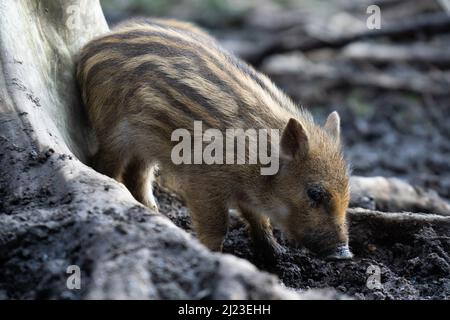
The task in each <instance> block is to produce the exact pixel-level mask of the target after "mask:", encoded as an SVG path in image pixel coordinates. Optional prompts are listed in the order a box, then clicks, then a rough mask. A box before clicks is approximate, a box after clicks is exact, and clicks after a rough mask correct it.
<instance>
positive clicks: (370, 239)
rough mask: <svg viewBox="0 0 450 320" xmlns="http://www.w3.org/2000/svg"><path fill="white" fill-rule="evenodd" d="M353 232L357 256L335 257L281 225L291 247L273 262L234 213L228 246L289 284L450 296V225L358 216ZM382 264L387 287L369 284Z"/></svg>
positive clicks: (169, 209) (175, 211) (173, 204)
mask: <svg viewBox="0 0 450 320" xmlns="http://www.w3.org/2000/svg"><path fill="white" fill-rule="evenodd" d="M157 195H158V199H159V202H160V211H161V212H162V213H163V214H165V215H166V216H168V217H169V218H170V219H171V220H172V221H173V222H174V223H175V224H176V225H177V226H179V227H181V228H183V229H185V230H187V231H188V232H190V233H194V232H193V231H192V229H191V222H190V217H189V214H188V211H187V209H186V208H185V207H184V206H183V204H182V202H180V201H179V200H178V199H176V198H175V197H174V196H173V195H170V194H167V193H165V192H162V191H158V192H157ZM436 229H439V230H436ZM350 234H351V236H350V237H351V240H350V246H351V248H352V251H353V253H354V254H355V258H354V259H353V260H351V261H344V262H334V261H324V260H322V259H320V258H318V257H316V256H315V255H313V254H312V253H310V252H308V251H307V250H306V249H303V248H299V247H297V246H296V245H295V244H293V243H290V242H289V241H287V240H286V239H285V238H284V237H283V235H282V234H281V233H280V232H279V231H278V230H275V235H276V237H277V239H278V241H279V242H280V243H281V244H282V245H283V247H284V248H285V252H283V253H282V254H281V255H280V256H279V257H278V259H277V263H276V265H267V264H266V263H265V262H264V261H262V260H261V258H259V257H258V256H257V255H256V254H255V251H254V250H253V248H252V243H251V242H250V239H249V237H248V235H247V232H246V227H245V224H244V223H243V222H242V221H241V220H240V219H239V218H238V217H237V216H235V215H232V216H231V221H230V227H229V231H228V234H227V237H226V239H225V243H224V252H226V253H231V254H233V255H236V256H238V257H241V258H244V259H247V260H249V261H251V262H252V263H253V264H255V265H256V266H257V267H258V268H260V269H262V270H266V271H268V272H271V273H274V274H276V275H278V277H279V278H280V280H281V282H282V283H283V284H284V285H286V286H287V287H290V288H293V289H300V290H302V289H308V288H329V287H332V288H335V289H336V290H337V291H339V292H342V293H345V294H347V295H349V296H351V297H354V298H357V299H448V298H450V257H449V252H450V237H449V236H448V235H449V230H448V228H442V229H441V228H433V227H431V226H414V225H413V226H412V227H408V229H404V230H397V228H395V227H393V228H391V229H389V228H388V227H386V226H385V225H383V224H377V223H371V224H370V225H368V224H367V223H364V221H361V220H360V219H355V220H354V221H351V223H350ZM378 270H379V274H380V283H381V287H380V288H374V286H370V284H369V286H368V285H367V283H368V280H370V279H373V278H370V279H369V277H370V276H371V275H372V276H374V274H373V272H375V273H377V271H378ZM375 277H376V275H375ZM370 287H371V288H372V289H370Z"/></svg>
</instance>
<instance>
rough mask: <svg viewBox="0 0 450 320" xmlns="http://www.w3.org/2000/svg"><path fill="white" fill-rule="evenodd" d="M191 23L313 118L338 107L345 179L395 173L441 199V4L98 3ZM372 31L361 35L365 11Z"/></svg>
mask: <svg viewBox="0 0 450 320" xmlns="http://www.w3.org/2000/svg"><path fill="white" fill-rule="evenodd" d="M101 2H102V6H103V9H104V12H105V15H106V18H107V20H108V22H109V23H110V25H114V24H116V23H118V22H120V21H121V20H124V19H127V18H130V17H136V16H157V17H171V18H178V19H182V20H188V21H192V22H195V23H197V24H198V25H199V26H201V27H203V28H205V29H207V30H208V31H210V32H211V33H212V34H213V35H215V36H216V37H217V38H218V39H219V40H220V41H221V43H222V44H223V45H224V46H225V47H226V48H228V49H229V50H230V51H232V52H234V53H235V54H236V55H238V56H240V57H242V58H243V59H244V60H246V61H247V62H249V63H250V64H252V65H253V66H254V67H255V68H257V69H258V70H260V71H262V72H264V73H265V74H267V75H268V76H269V77H270V78H271V79H272V80H273V81H274V82H275V83H276V84H277V85H278V86H279V87H281V88H282V89H283V90H284V91H285V92H286V93H287V94H288V95H289V96H291V97H292V98H293V99H294V100H295V101H296V102H297V103H298V104H299V105H302V106H304V107H306V108H308V109H309V110H311V112H312V113H313V114H314V115H315V116H316V117H317V119H319V121H324V118H325V117H326V115H327V114H328V113H329V112H330V111H332V110H337V111H339V113H340V115H341V118H342V126H343V128H342V132H343V136H344V141H345V144H346V155H347V158H348V159H349V160H350V162H351V164H352V167H353V174H354V175H363V176H377V175H382V176H387V177H391V176H396V177H400V178H402V179H404V180H406V181H408V182H410V183H412V184H414V185H417V186H421V187H425V188H429V189H432V190H435V191H436V192H437V193H439V194H440V195H441V196H443V197H445V198H447V199H449V198H450V45H449V44H450V1H448V0H427V1H417V0H378V1H376V0H371V1H370V0H369V1H366V0H328V1H326V0H322V1H320V0H314V1H313V0H246V1H244V0H184V1H176V0H102V1H101ZM373 4H375V5H378V6H379V7H380V9H381V29H373V30H371V29H369V28H368V27H367V24H366V22H367V19H368V18H369V17H370V15H371V13H367V8H368V6H369V5H373Z"/></svg>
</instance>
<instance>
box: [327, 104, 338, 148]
mask: <svg viewBox="0 0 450 320" xmlns="http://www.w3.org/2000/svg"><path fill="white" fill-rule="evenodd" d="M325 130H326V131H327V132H328V134H329V135H330V136H332V137H333V138H334V139H336V140H337V141H339V140H340V135H341V118H340V117H339V114H338V113H337V112H336V111H333V112H332V113H330V115H329V116H328V118H327V122H326V123H325Z"/></svg>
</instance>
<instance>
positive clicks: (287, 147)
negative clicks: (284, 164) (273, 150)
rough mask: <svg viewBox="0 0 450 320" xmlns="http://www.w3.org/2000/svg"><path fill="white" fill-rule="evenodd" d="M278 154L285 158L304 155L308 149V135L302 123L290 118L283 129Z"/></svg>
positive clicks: (290, 158) (289, 158)
mask: <svg viewBox="0 0 450 320" xmlns="http://www.w3.org/2000/svg"><path fill="white" fill-rule="evenodd" d="M280 150H281V152H280V156H281V158H283V159H286V160H292V159H294V158H295V157H305V156H306V155H307V154H308V151H309V142H308V135H307V133H306V131H305V129H304V128H303V126H302V124H301V123H300V122H298V121H297V120H295V119H293V118H291V119H289V122H288V124H287V125H286V127H285V128H284V130H283V134H282V136H281V141H280Z"/></svg>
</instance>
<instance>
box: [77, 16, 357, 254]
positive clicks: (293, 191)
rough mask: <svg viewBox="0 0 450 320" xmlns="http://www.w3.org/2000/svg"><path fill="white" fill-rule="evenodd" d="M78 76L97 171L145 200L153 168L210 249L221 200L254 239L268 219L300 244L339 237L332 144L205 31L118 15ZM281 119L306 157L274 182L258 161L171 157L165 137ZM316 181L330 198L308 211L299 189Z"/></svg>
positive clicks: (261, 236)
mask: <svg viewBox="0 0 450 320" xmlns="http://www.w3.org/2000/svg"><path fill="white" fill-rule="evenodd" d="M77 78H78V81H79V85H80V88H81V92H82V97H83V100H84V103H85V105H86V109H87V113H88V116H89V119H90V121H91V123H92V125H93V127H94V128H95V131H96V134H97V138H98V141H99V150H98V152H97V154H96V156H95V163H94V165H95V166H96V168H97V170H99V171H101V172H103V173H105V174H107V175H109V176H111V177H113V178H115V179H117V180H119V181H123V182H124V183H125V185H126V186H127V187H128V188H129V189H130V191H131V192H132V194H133V195H134V196H135V197H136V199H137V200H139V201H141V202H142V203H144V204H146V205H149V206H151V207H155V206H156V204H155V202H154V200H153V199H152V197H151V196H150V198H149V197H148V195H147V194H150V195H151V190H150V189H148V185H149V183H148V181H151V180H152V175H151V172H152V170H150V169H151V168H152V167H153V166H154V165H155V164H158V166H159V167H160V168H161V170H162V173H163V177H164V179H165V180H166V181H171V185H172V187H173V188H174V189H176V190H177V191H178V192H179V193H180V194H181V196H183V197H184V198H185V199H186V201H187V205H188V206H189V208H190V210H191V213H192V218H193V222H194V226H195V228H196V231H197V233H198V236H199V238H200V240H201V241H202V242H203V243H204V244H206V245H207V246H208V247H209V248H211V249H214V250H219V249H220V247H221V243H222V240H223V236H224V234H225V232H226V228H227V217H228V209H229V208H230V207H236V208H238V209H240V211H241V213H242V215H243V216H244V218H245V219H246V220H247V221H248V222H249V224H250V228H251V232H252V235H253V239H254V240H255V241H257V244H258V245H260V246H265V247H267V246H269V247H273V246H274V243H273V237H272V235H271V231H270V224H269V223H268V218H270V219H271V220H272V221H274V222H275V223H278V224H279V225H280V227H281V228H282V229H284V230H285V231H286V232H287V233H289V234H291V235H292V236H293V237H295V238H296V239H298V240H302V239H306V238H307V239H310V238H312V239H316V238H317V241H316V243H321V245H323V246H324V247H327V248H328V247H331V246H334V245H336V244H337V243H343V242H347V231H346V227H345V211H346V208H347V205H348V197H349V190H348V174H347V166H346V163H345V161H344V160H343V157H342V154H341V146H340V143H339V139H337V138H336V137H334V136H333V135H332V134H330V133H328V132H327V131H326V130H324V128H322V127H320V126H319V125H317V124H316V123H315V122H314V120H313V119H312V117H311V115H310V114H309V113H308V112H307V111H305V110H302V109H300V108H298V107H297V106H295V105H294V103H293V102H292V101H291V100H290V99H289V98H288V97H287V96H286V95H284V94H283V93H282V92H281V91H280V90H279V89H278V88H277V87H276V86H275V85H274V84H273V83H272V82H271V81H270V80H269V79H268V78H267V77H266V76H264V75H262V74H261V73H259V72H257V71H255V70H254V69H253V68H252V67H251V66H249V65H247V64H246V63H244V62H243V61H241V60H239V59H238V58H236V57H235V56H233V55H232V54H230V53H228V52H227V51H226V50H224V49H223V48H221V46H220V45H219V44H218V42H217V41H216V40H215V39H213V38H212V37H211V36H209V35H208V34H207V33H205V32H204V31H202V30H200V29H199V28H197V27H195V26H193V25H191V24H189V23H185V22H179V21H176V20H161V19H153V20H150V19H144V20H137V21H131V22H126V23H124V24H121V25H119V26H118V27H117V28H115V29H114V30H113V31H112V32H111V33H109V34H107V35H104V36H102V37H100V38H97V39H95V40H93V41H91V42H90V43H88V44H87V45H86V46H85V47H84V48H83V49H82V51H81V53H80V57H79V62H78V68H77ZM291 118H293V119H296V122H297V123H298V124H299V127H300V128H302V129H303V130H304V133H305V136H306V138H307V142H308V148H307V150H308V152H307V156H306V157H301V158H300V157H294V159H293V160H290V161H287V160H286V161H285V162H284V163H282V168H281V171H280V172H279V174H277V175H275V176H273V177H265V176H261V175H260V171H259V168H258V166H249V165H209V166H207V165H179V166H175V165H173V164H172V162H171V160H170V152H171V150H172V148H173V146H174V144H175V142H172V141H171V139H170V137H171V134H172V132H173V131H174V130H175V129H179V128H185V129H187V130H190V131H192V130H193V123H194V120H201V121H202V122H203V127H204V129H207V128H216V129H219V130H222V131H224V130H225V129H227V128H243V129H247V128H255V129H258V128H267V129H280V130H285V132H287V131H286V127H287V123H288V121H289V119H291ZM288 138H289V137H288ZM288 145H289V144H288ZM293 145H294V146H295V145H296V142H295V141H294V142H293ZM314 183H320V184H321V185H323V186H324V187H325V188H326V189H327V190H328V191H329V193H330V194H331V197H330V198H331V200H330V202H329V203H328V204H327V205H326V206H320V208H316V207H314V206H311V204H310V202H309V200H308V198H307V195H306V189H307V186H308V185H310V184H314ZM281 211H283V212H287V213H286V214H281V213H280V212H281ZM325 211H327V212H325ZM324 236H326V237H327V239H328V240H324V239H323V238H324ZM319 238H320V239H319ZM327 241H328V242H327ZM306 242H308V241H306ZM313 242H314V241H313Z"/></svg>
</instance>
